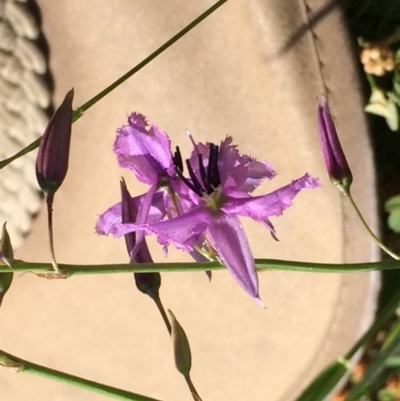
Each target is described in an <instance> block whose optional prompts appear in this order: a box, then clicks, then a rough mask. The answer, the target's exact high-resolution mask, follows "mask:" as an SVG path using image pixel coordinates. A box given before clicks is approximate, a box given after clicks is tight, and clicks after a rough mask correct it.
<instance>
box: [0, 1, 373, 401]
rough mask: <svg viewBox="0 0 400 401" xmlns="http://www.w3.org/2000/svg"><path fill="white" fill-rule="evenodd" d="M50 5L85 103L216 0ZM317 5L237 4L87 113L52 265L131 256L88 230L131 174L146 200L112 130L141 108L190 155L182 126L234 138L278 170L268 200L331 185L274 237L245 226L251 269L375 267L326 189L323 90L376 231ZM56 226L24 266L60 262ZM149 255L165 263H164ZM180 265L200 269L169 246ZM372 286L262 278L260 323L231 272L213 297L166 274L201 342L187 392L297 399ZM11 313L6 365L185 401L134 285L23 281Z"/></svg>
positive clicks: (304, 201) (38, 387)
mask: <svg viewBox="0 0 400 401" xmlns="http://www.w3.org/2000/svg"><path fill="white" fill-rule="evenodd" d="M38 3H39V6H40V8H41V10H42V17H43V29H44V32H45V34H46V35H47V40H48V42H49V45H50V49H51V57H50V67H51V68H52V71H53V73H54V79H55V84H56V93H55V101H56V103H58V102H59V101H60V100H61V99H62V97H63V96H64V94H65V93H66V91H67V90H69V89H70V88H71V87H74V88H75V94H76V97H75V106H78V105H81V104H82V103H83V102H85V101H86V100H88V99H89V98H90V97H91V96H93V95H95V94H96V93H97V92H98V91H99V90H101V89H103V88H104V87H105V85H107V84H108V83H110V82H111V81H112V80H113V79H115V78H117V77H118V76H120V75H121V74H122V73H124V72H125V71H127V70H128V69H129V68H130V67H131V66H133V65H134V64H136V63H137V62H139V61H140V60H141V59H143V58H144V57H145V56H147V55H148V54H149V53H150V52H151V51H152V50H154V49H155V48H156V47H157V46H159V45H160V44H162V43H163V42H164V41H165V40H166V39H168V38H169V37H170V36H171V35H173V34H174V33H176V32H177V31H178V30H179V29H180V28H182V27H183V26H184V25H185V24H187V23H188V22H190V21H191V20H192V19H194V18H195V17H196V16H197V15H199V14H200V13H201V12H202V11H203V10H205V9H206V7H207V6H209V5H211V4H212V3H213V2H212V1H209V0H203V1H201V2H200V1H195V0H186V1H178V0H174V1H168V2H160V1H156V0H146V1H134V0H114V1H103V0H98V1H93V0H92V1H90V0H79V1H78V0H69V1H66V0H58V1H51V0H40V1H38ZM321 3H323V2H322V1H313V2H311V3H310V4H308V7H306V5H305V4H303V2H289V1H280V2H276V1H270V0H248V1H244V0H230V1H229V2H228V3H227V4H226V5H224V6H223V7H222V8H221V9H220V10H219V11H217V12H216V13H215V14H214V15H213V16H212V17H210V18H209V19H208V20H207V21H206V22H204V23H202V24H201V26H199V27H198V28H196V29H195V30H194V31H193V32H192V33H190V34H189V35H188V36H187V37H185V38H184V39H183V40H181V41H180V42H179V43H177V44H176V45H175V46H173V47H172V48H171V49H169V50H168V51H167V52H166V53H165V54H163V55H162V56H161V57H159V58H158V59H157V60H155V61H154V62H152V63H151V64H150V65H149V66H148V67H146V68H145V69H144V70H143V71H141V72H139V73H138V74H137V75H136V76H135V77H133V78H132V79H131V80H130V81H129V82H127V83H126V84H124V85H123V86H122V87H120V88H118V89H117V90H116V91H115V92H113V93H112V94H111V95H110V96H108V97H107V98H106V99H104V100H102V101H101V103H99V104H98V105H97V106H95V107H94V108H93V109H92V110H90V111H88V112H87V113H86V114H85V116H84V117H83V118H81V119H80V120H79V121H78V122H77V123H76V124H75V125H74V134H73V135H74V136H73V142H72V149H71V162H70V171H69V175H68V177H67V179H66V180H65V183H64V185H63V187H62V188H61V189H60V191H59V193H57V195H56V203H55V207H54V209H55V215H54V219H55V225H56V226H55V227H56V228H55V240H56V250H57V255H58V260H59V261H60V262H65V263H112V262H124V261H126V260H127V256H126V253H125V252H126V251H125V248H124V242H123V240H120V241H118V240H115V239H113V238H104V237H98V236H97V235H95V234H94V228H93V227H94V223H95V220H96V214H97V213H100V212H102V211H103V210H104V209H105V208H107V207H108V206H110V205H111V204H113V203H114V202H116V201H117V200H118V197H119V184H118V181H119V177H120V176H123V177H125V178H126V180H127V181H128V185H129V188H130V190H131V192H132V193H140V191H143V190H144V187H142V186H140V185H139V184H137V183H136V182H135V180H134V178H133V177H132V175H131V174H129V172H128V171H123V170H121V169H119V168H118V166H117V164H116V160H115V157H114V155H113V153H112V151H111V147H112V143H113V139H114V135H115V130H116V128H117V127H119V126H121V125H122V124H124V123H125V121H126V116H127V114H128V113H130V112H132V111H135V110H137V111H140V112H142V113H144V114H145V115H146V116H147V117H148V119H149V120H150V121H151V122H154V123H156V124H157V125H158V126H159V127H160V128H161V129H163V130H165V131H166V132H168V133H169V135H170V137H171V139H172V142H173V144H174V145H177V144H179V146H180V147H181V149H182V150H183V152H188V150H189V149H190V143H189V141H188V139H187V137H186V134H185V129H186V128H187V129H189V130H190V131H191V132H192V133H193V135H194V136H195V138H196V140H198V141H219V140H221V139H222V138H224V137H225V135H232V136H233V137H234V139H235V142H236V143H237V144H238V145H239V146H240V149H241V151H242V152H244V153H249V154H251V155H253V156H254V157H257V158H259V159H266V160H268V161H269V162H270V163H271V164H272V165H273V166H274V167H275V169H276V171H277V172H278V176H277V177H276V179H274V180H273V181H272V182H269V183H267V184H264V185H263V186H262V187H261V188H260V189H259V190H258V191H257V193H260V194H261V193H265V192H268V191H272V190H273V189H276V188H278V187H279V186H280V185H283V184H285V183H288V182H290V181H291V180H292V179H294V178H297V177H299V176H301V175H302V174H303V173H304V172H309V173H310V174H312V175H313V176H318V177H320V179H321V183H322V188H320V189H317V190H313V191H306V192H304V193H302V194H301V195H300V196H299V197H298V198H297V199H296V201H295V204H294V206H293V207H292V208H290V209H289V210H288V211H287V212H286V213H285V214H284V215H283V216H282V217H280V218H276V219H273V223H274V225H275V227H276V230H277V234H278V237H279V239H280V242H275V241H273V240H272V238H270V236H269V234H268V233H267V232H266V231H265V229H263V228H262V227H261V226H259V225H256V224H255V223H252V222H249V221H244V222H243V224H244V226H245V228H246V230H247V233H248V237H249V240H250V243H251V246H252V248H253V252H254V254H255V256H256V257H268V258H284V259H298V260H307V261H320V262H338V263H339V262H343V261H350V260H352V261H367V260H371V259H373V258H375V257H376V251H375V249H374V248H373V247H372V246H371V244H370V242H369V240H368V239H367V237H366V235H365V234H364V233H363V231H362V230H361V229H360V226H359V225H358V224H357V222H356V221H355V219H354V217H353V214H352V213H351V212H350V211H349V210H348V208H347V206H346V204H345V203H344V202H343V199H342V198H341V197H340V195H339V193H338V192H337V191H335V190H334V189H333V188H332V187H331V186H330V184H329V180H328V179H327V177H326V174H325V171H324V167H323V162H322V158H321V156H320V153H319V144H318V138H317V132H316V126H315V119H316V116H315V106H316V98H317V97H318V96H319V95H321V94H322V93H323V92H326V89H327V90H328V92H327V94H328V97H329V100H330V101H331V106H332V111H333V115H334V117H335V119H336V121H337V124H338V129H339V132H340V134H341V135H342V139H343V142H344V148H345V151H346V153H347V154H348V157H349V161H350V164H351V165H352V168H353V171H354V176H355V184H354V187H355V197H356V199H357V201H359V202H360V207H361V209H362V210H363V212H364V213H366V216H367V219H368V220H369V221H370V222H371V223H372V224H373V225H376V217H375V209H374V208H375V203H374V188H373V168H372V161H371V151H370V149H369V142H368V138H367V131H366V128H365V120H364V117H363V115H362V112H361V107H360V105H361V100H360V95H359V87H358V78H357V76H356V73H355V67H354V65H353V59H352V55H351V53H350V49H349V44H348V38H347V34H346V33H345V32H343V20H342V18H341V14H340V12H339V10H336V9H334V10H331V12H329V13H328V15H326V16H324V18H323V19H322V20H320V21H319V22H318V24H317V25H316V26H315V32H314V34H313V35H312V34H311V33H310V32H309V31H307V30H302V27H304V23H305V22H306V21H307V20H308V19H309V17H310V13H313V12H315V11H318V10H319V9H320V8H321V7H322V5H323V4H321ZM296 33H298V35H296ZM291 38H294V40H292V41H291V40H290V39H291ZM287 44H289V45H288V46H286V45H287ZM324 80H325V85H326V87H327V88H325V89H324V87H323V81H324ZM366 183H370V185H366ZM45 226H46V223H45V213H44V210H42V212H41V213H40V214H39V216H38V218H37V219H36V221H35V222H34V224H33V229H32V232H31V234H30V235H29V236H28V238H27V240H26V242H25V244H24V246H23V247H22V248H21V249H20V251H19V252H18V255H17V256H18V257H20V258H24V259H27V260H32V261H39V260H40V261H45V260H49V255H48V251H47V233H46V230H45ZM150 242H151V243H153V245H154V241H150ZM153 248H154V258H155V259H156V260H157V261H163V260H164V259H163V256H162V253H161V251H160V249H159V248H158V247H157V246H154V247H153ZM153 248H152V249H153ZM168 259H169V260H170V261H174V260H176V261H178V260H188V258H187V255H185V254H183V253H182V252H179V251H175V250H173V249H171V250H170V254H169V257H168ZM375 282H376V277H374V280H372V277H371V276H370V275H368V274H364V275H357V276H354V275H322V274H314V275H311V274H300V273H284V272H282V273H279V272H267V273H262V274H260V286H261V297H262V298H263V300H264V302H265V303H266V305H267V309H266V310H263V309H261V308H260V307H259V306H257V305H256V304H255V303H254V302H253V301H252V300H251V299H250V298H249V297H248V296H246V295H245V294H244V293H243V291H241V290H240V288H239V287H238V286H237V284H236V283H235V282H234V281H233V280H232V278H231V277H230V275H229V274H227V272H224V271H223V272H218V273H216V274H215V275H214V279H213V282H212V283H211V284H209V283H208V281H207V279H206V277H205V275H204V274H201V273H198V274H190V273H171V274H164V275H163V285H162V299H163V301H164V303H165V306H166V307H168V308H170V309H172V310H173V311H174V313H175V315H176V316H177V318H178V319H179V320H180V322H181V324H182V325H183V326H184V328H185V330H186V332H187V334H188V336H189V339H190V342H191V346H192V352H193V374H192V375H193V381H194V382H195V384H196V386H197V388H198V390H199V392H200V394H201V395H202V397H203V399H204V400H205V401H206V400H208V401H211V400H230V401H235V400H244V399H248V400H250V399H252V400H268V401H275V400H276V401H277V400H288V399H290V398H291V395H292V394H295V393H297V392H298V391H299V390H300V389H301V388H302V387H303V386H304V384H305V383H306V382H307V381H308V380H309V379H310V378H311V377H312V375H314V374H315V373H316V372H317V370H318V369H320V368H322V366H324V365H325V364H326V363H327V362H329V361H330V360H331V358H333V357H334V356H336V355H339V354H341V353H343V352H344V351H345V350H346V349H347V348H348V347H349V345H350V344H351V343H352V342H353V341H354V340H355V339H356V338H357V336H358V335H359V333H360V330H361V326H365V324H366V319H368V316H370V314H369V313H368V310H370V309H371V305H372V304H373V293H374V291H373V288H374V283H375ZM1 313H2V316H1V318H2V321H1V324H2V328H1V330H2V331H1V333H2V335H1V347H2V348H4V349H5V350H7V351H8V352H11V353H15V354H17V355H18V356H20V357H22V358H25V359H28V360H32V361H34V362H36V363H41V364H45V365H47V366H50V367H52V368H55V369H59V370H63V371H66V372H68V373H72V374H76V375H80V376H83V377H85V378H89V379H92V380H96V381H103V382H105V383H107V384H110V385H114V386H120V387H123V388H125V389H129V390H131V391H134V392H138V393H142V394H146V395H148V396H153V397H155V398H160V399H162V400H171V401H173V400H188V399H190V396H189V394H188V392H187V389H186V388H185V385H184V382H183V380H182V379H181V377H180V376H179V374H178V373H176V372H175V370H174V366H173V360H172V354H171V349H170V343H169V339H168V336H167V332H166V330H165V328H164V327H163V325H162V322H161V319H160V318H159V316H158V315H157V312H156V310H155V308H154V307H153V305H152V304H151V302H150V300H149V299H148V298H147V297H144V296H143V295H141V294H139V293H138V292H137V290H136V289H135V287H134V283H133V278H132V277H131V275H126V276H123V275H110V276H103V277H101V276H99V277H79V278H78V277H77V278H72V279H70V280H67V281H45V280H41V279H38V278H36V277H34V276H33V275H31V274H25V275H23V276H22V277H17V278H16V280H15V283H14V285H13V288H12V290H11V291H10V294H9V295H8V297H7V299H6V300H5V303H4V306H3V309H2V311H1ZM0 388H1V389H2V390H1V392H2V394H3V395H2V398H4V399H6V400H7V401H17V400H18V401H22V400H28V399H29V400H32V401H34V400H38V401H39V400H49V401H52V400H57V401H61V400H62V401H72V400H74V401H75V400H78V399H79V400H85V401H96V400H101V399H104V398H103V397H101V396H97V395H93V394H90V393H84V392H83V391H82V390H78V389H72V388H70V387H67V386H65V385H63V384H57V383H52V382H48V381H46V380H44V379H40V378H35V377H28V376H24V375H18V376H17V375H15V374H12V373H10V372H4V371H2V372H1V375H0Z"/></svg>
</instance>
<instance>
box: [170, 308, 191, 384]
mask: <svg viewBox="0 0 400 401" xmlns="http://www.w3.org/2000/svg"><path fill="white" fill-rule="evenodd" d="M168 313H169V320H170V322H171V338H172V346H173V350H174V358H175V366H176V368H177V369H178V371H179V372H180V373H182V375H183V376H185V377H187V376H189V373H190V369H191V367H192V354H191V352H190V345H189V341H188V339H187V336H186V333H185V331H184V330H183V328H182V326H181V325H180V324H179V322H178V321H177V320H176V318H175V316H174V314H173V313H172V312H171V311H170V310H168Z"/></svg>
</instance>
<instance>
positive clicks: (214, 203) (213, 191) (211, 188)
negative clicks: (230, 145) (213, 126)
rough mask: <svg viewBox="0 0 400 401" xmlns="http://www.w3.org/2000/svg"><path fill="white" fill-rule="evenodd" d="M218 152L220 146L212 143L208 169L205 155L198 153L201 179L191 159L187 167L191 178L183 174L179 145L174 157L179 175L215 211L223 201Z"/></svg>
mask: <svg viewBox="0 0 400 401" xmlns="http://www.w3.org/2000/svg"><path fill="white" fill-rule="evenodd" d="M218 154H219V147H218V146H217V145H214V144H213V143H210V151H209V155H208V166H207V170H206V168H205V167H204V162H203V155H201V154H200V153H199V154H198V164H199V168H198V175H199V176H200V179H199V178H198V177H197V176H196V174H195V172H194V170H193V167H192V165H191V163H190V160H188V159H187V160H186V167H187V169H188V172H189V176H190V180H189V179H188V178H186V177H184V175H183V162H182V155H181V152H180V150H179V147H178V146H177V147H176V151H175V154H174V157H173V161H174V166H175V170H176V173H177V175H178V176H179V177H180V178H181V179H182V181H183V182H184V183H185V184H186V185H187V186H188V187H189V188H190V189H191V190H192V191H193V192H194V193H195V194H197V195H198V196H199V197H200V198H202V199H203V200H204V201H205V202H206V207H208V208H210V209H212V210H215V211H217V210H219V208H220V206H221V205H222V201H223V196H222V187H221V178H220V175H219V170H218Z"/></svg>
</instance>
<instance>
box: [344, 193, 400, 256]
mask: <svg viewBox="0 0 400 401" xmlns="http://www.w3.org/2000/svg"><path fill="white" fill-rule="evenodd" d="M346 197H347V199H348V200H349V202H350V204H351V206H353V209H354V210H355V212H356V214H357V216H358V218H359V219H360V221H361V224H362V225H363V226H364V228H365V229H366V230H367V232H368V234H369V235H370V237H371V238H372V239H373V240H374V241H375V242H376V243H377V244H378V246H379V247H380V248H381V249H382V251H384V252H386V253H387V254H388V255H390V256H391V257H392V258H393V259H396V260H400V256H399V255H397V254H396V253H394V252H393V251H392V250H391V249H389V248H388V247H387V246H386V245H385V244H384V243H383V242H382V241H381V240H380V239H379V238H378V237H377V236H376V235H375V234H374V232H373V231H372V230H371V228H370V227H369V225H368V223H367V222H366V221H365V219H364V217H363V215H362V214H361V212H360V209H359V208H358V206H357V204H356V202H355V201H354V199H353V197H352V196H351V194H350V193H349V194H348V195H347V196H346Z"/></svg>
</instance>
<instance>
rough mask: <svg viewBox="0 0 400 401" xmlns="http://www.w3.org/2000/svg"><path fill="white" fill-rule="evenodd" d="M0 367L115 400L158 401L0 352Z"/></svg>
mask: <svg viewBox="0 0 400 401" xmlns="http://www.w3.org/2000/svg"><path fill="white" fill-rule="evenodd" d="M0 366H2V367H4V368H8V369H11V370H14V371H16V372H21V373H29V374H33V375H37V376H42V377H45V378H47V379H50V380H55V381H58V382H62V383H65V384H69V385H71V386H75V387H80V388H82V389H84V390H89V391H92V392H94V393H98V394H102V395H105V396H109V397H111V398H114V399H117V400H128V401H159V400H156V399H155V398H150V397H146V396H144V395H140V394H135V393H131V392H129V391H125V390H121V389H118V388H115V387H110V386H106V385H104V384H101V383H97V382H94V381H91V380H86V379H83V378H81V377H78V376H73V375H69V374H67V373H64V372H60V371H58V370H53V369H49V368H46V367H44V366H41V365H36V364H35V363H32V362H28V361H25V360H23V359H20V358H18V357H16V356H14V355H11V354H8V353H6V352H4V351H1V350H0Z"/></svg>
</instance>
